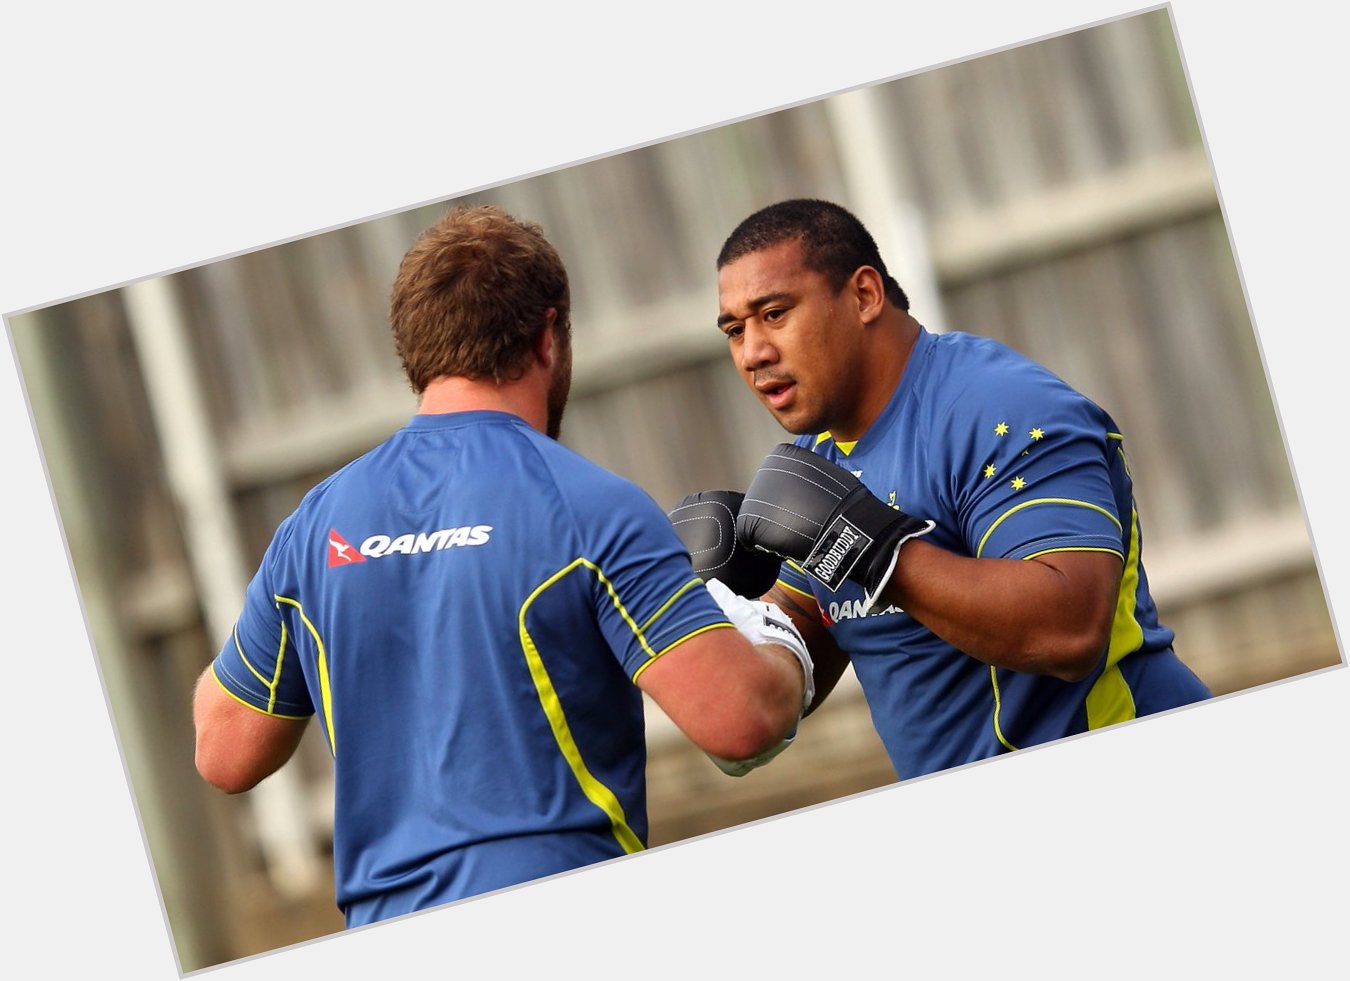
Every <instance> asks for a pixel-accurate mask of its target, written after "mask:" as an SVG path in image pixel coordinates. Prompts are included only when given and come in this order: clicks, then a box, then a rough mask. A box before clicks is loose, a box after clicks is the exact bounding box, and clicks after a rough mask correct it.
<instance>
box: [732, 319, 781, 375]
mask: <svg viewBox="0 0 1350 981" xmlns="http://www.w3.org/2000/svg"><path fill="white" fill-rule="evenodd" d="M777 361H778V348H776V347H775V346H774V344H773V340H772V338H770V337H769V334H768V331H766V330H765V329H764V328H763V327H760V326H759V325H757V324H755V323H753V322H752V323H747V324H746V325H745V335H744V337H743V340H742V343H741V369H742V370H744V371H755V370H757V369H759V368H764V367H767V366H768V365H771V364H774V363H775V362H777Z"/></svg>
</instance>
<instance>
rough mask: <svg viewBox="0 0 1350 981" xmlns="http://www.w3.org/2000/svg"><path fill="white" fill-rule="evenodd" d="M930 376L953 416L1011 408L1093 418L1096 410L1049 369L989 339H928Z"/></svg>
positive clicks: (966, 336) (970, 336)
mask: <svg viewBox="0 0 1350 981" xmlns="http://www.w3.org/2000/svg"><path fill="white" fill-rule="evenodd" d="M933 348H934V368H935V371H934V378H935V384H936V385H938V386H940V387H941V388H942V390H943V392H944V394H945V395H946V397H947V399H948V401H949V403H950V406H951V409H952V411H953V412H954V413H955V414H963V413H964V414H983V413H985V412H986V411H989V410H995V411H998V410H1002V411H1008V410H1010V409H1011V408H1013V407H1014V406H1037V407H1039V408H1041V409H1043V410H1058V411H1073V412H1082V413H1087V414H1097V413H1100V412H1101V410H1100V409H1099V408H1098V407H1097V406H1096V404H1095V403H1093V402H1092V400H1091V399H1089V398H1088V397H1087V396H1085V395H1083V394H1082V393H1081V392H1079V391H1078V390H1077V389H1075V388H1074V387H1073V386H1071V385H1070V384H1069V383H1068V382H1066V381H1065V380H1064V379H1063V378H1061V377H1060V376H1059V375H1057V374H1055V373H1054V372H1053V371H1052V370H1050V368H1048V367H1046V366H1045V365H1043V364H1041V363H1040V362H1039V361H1035V360H1033V359H1032V358H1030V357H1028V356H1027V355H1025V354H1023V353H1021V352H1020V351H1017V350H1015V349H1013V348H1011V347H1009V346H1008V345H1006V344H1004V343H1002V342H1001V341H997V340H995V339H993V338H992V337H982V336H980V335H977V334H969V333H965V332H963V331H952V332H950V333H946V334H940V335H938V336H937V337H936V338H935V340H934V345H933Z"/></svg>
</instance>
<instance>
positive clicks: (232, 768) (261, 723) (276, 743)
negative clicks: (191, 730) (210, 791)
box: [192, 667, 308, 794]
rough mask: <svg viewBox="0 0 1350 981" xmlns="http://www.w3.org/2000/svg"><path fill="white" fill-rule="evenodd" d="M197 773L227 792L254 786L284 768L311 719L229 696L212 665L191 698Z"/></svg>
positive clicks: (241, 790) (250, 788) (231, 792)
mask: <svg viewBox="0 0 1350 981" xmlns="http://www.w3.org/2000/svg"><path fill="white" fill-rule="evenodd" d="M192 720H193V724H194V725H195V726H196V730H197V755H196V762H197V772H198V773H200V774H201V775H202V778H203V779H204V780H205V781H206V782H207V783H209V784H211V785H212V786H213V787H216V788H218V789H220V790H223V791H225V792H226V793H227V794H238V793H242V792H244V791H246V790H252V789H253V788H254V787H256V786H257V785H258V784H259V783H260V782H261V781H262V780H263V778H264V777H268V776H271V775H272V774H273V773H275V772H276V771H277V770H279V769H281V766H282V764H283V763H285V762H286V761H287V760H289V759H290V758H291V756H292V754H294V753H295V750H296V747H297V746H299V745H300V737H301V736H303V735H304V733H305V725H306V723H307V722H308V720H307V719H279V718H277V717H276V716H271V715H265V714H264V713H262V712H259V711H257V710H256V709H252V708H249V707H248V706H247V705H244V704H242V703H240V702H237V701H235V700H234V699H233V698H231V697H230V696H229V695H227V694H226V693H225V691H224V689H222V688H221V687H220V684H219V682H217V681H216V679H215V676H214V674H213V673H212V671H211V668H210V667H207V669H206V670H205V671H204V672H202V675H201V676H200V677H199V678H198V679H197V687H196V691H195V693H194V694H193V698H192Z"/></svg>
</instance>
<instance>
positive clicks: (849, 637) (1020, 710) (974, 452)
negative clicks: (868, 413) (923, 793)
mask: <svg viewBox="0 0 1350 981" xmlns="http://www.w3.org/2000/svg"><path fill="white" fill-rule="evenodd" d="M796 443H797V445H798V446H803V447H806V448H808V449H813V450H814V451H815V452H816V453H819V454H820V455H821V456H824V457H826V458H827V459H829V460H831V461H833V462H834V463H837V464H839V465H840V466H842V467H844V468H846V469H848V470H850V471H852V472H853V473H854V474H856V475H857V476H858V478H859V479H860V480H861V481H862V482H863V483H864V484H865V485H866V486H867V487H868V489H869V490H871V491H872V493H873V494H875V495H876V496H877V497H879V498H880V499H881V500H883V501H885V502H887V503H888V504H890V505H892V506H893V507H897V508H899V509H901V510H903V511H905V512H906V513H907V514H912V515H914V516H915V517H919V518H929V519H931V520H933V521H934V522H936V527H935V528H934V530H933V531H932V532H930V533H929V535H928V540H929V541H931V542H932V543H934V544H936V545H940V546H942V547H943V548H945V549H947V550H949V551H951V552H955V553H957V554H959V555H966V556H973V557H977V558H1012V559H1031V558H1035V557H1036V556H1038V555H1044V554H1047V553H1049V552H1055V551H1080V550H1091V551H1103V552H1110V553H1112V554H1114V555H1117V556H1119V557H1120V559H1121V562H1122V564H1123V567H1124V575H1123V576H1122V579H1121V585H1120V596H1119V600H1118V604H1117V608H1116V615H1115V621H1114V623H1113V626H1112V633H1111V641H1110V647H1109V650H1108V651H1107V652H1106V656H1105V657H1104V658H1103V659H1102V661H1101V663H1100V664H1099V666H1098V667H1097V669H1096V670H1094V671H1093V673H1092V674H1091V675H1090V676H1089V677H1088V678H1087V679H1085V680H1083V681H1080V682H1065V681H1061V680H1059V679H1056V678H1053V677H1049V676H1046V675H1036V674H1029V673H1023V672H1017V671H1010V670H1007V669H1004V668H994V667H992V666H990V665H988V664H985V663H983V662H980V661H977V660H976V659H975V658H973V657H969V656H967V655H965V654H963V653H961V652H960V651H959V650H957V649H956V648H954V647H952V646H951V645H950V644H948V643H947V642H945V641H943V640H942V639H941V638H939V637H938V636H937V635H935V634H934V633H932V632H931V631H930V630H928V629H927V628H926V627H924V626H923V625H922V624H920V623H919V622H918V621H916V620H914V619H913V618H912V617H910V616H909V615H907V614H906V613H905V612H904V611H902V610H900V609H898V608H896V607H894V606H886V605H884V601H883V600H878V602H877V604H876V605H875V606H874V607H873V609H872V610H871V611H870V613H869V614H868V615H866V616H863V615H862V605H863V598H864V594H863V589H862V587H861V586H858V585H855V584H853V583H850V582H846V583H845V584H844V585H843V586H842V587H841V588H840V589H839V590H838V591H833V592H832V591H830V590H828V589H827V588H825V587H824V586H823V585H821V584H820V583H819V582H818V581H816V580H815V579H813V578H811V577H809V576H807V575H806V574H804V573H803V572H802V570H801V569H800V568H799V567H797V566H795V564H793V563H784V564H783V567H782V573H781V575H780V578H779V584H780V585H782V586H784V587H786V588H787V589H789V590H792V591H794V592H796V593H799V594H802V595H803V596H805V597H806V598H807V599H808V600H813V601H814V602H815V603H816V604H817V606H818V608H819V610H820V613H821V618H822V620H823V622H824V624H825V625H826V628H827V629H828V630H829V632H830V634H831V635H832V636H833V638H834V639H835V641H836V642H837V643H838V644H839V647H840V649H841V650H843V651H846V652H847V653H848V654H849V656H850V659H851V661H852V664H853V669H854V672H855V674H856V675H857V677H858V681H859V683H860V684H861V686H862V689H863V692H864V694H865V695H866V698H867V702H868V707H869V709H870V711H871V714H872V719H873V724H874V725H875V727H876V730H877V732H878V734H879V735H880V736H881V739H882V742H883V743H884V744H885V746H886V750H887V752H888V754H889V755H890V758H891V762H892V764H893V765H894V766H895V769H896V772H897V774H898V775H899V776H900V777H901V778H902V779H904V778H908V777H914V776H919V775H921V774H925V773H931V772H933V771H936V770H942V769H945V768H947V767H951V766H957V765H960V764H962V763H968V762H972V761H974V760H979V759H984V758H987V757H990V756H994V755H997V754H999V753H1004V752H1008V751H1010V750H1013V749H1017V748H1020V747H1023V746H1029V745H1033V744H1035V743H1043V742H1046V741H1048V740H1051V739H1057V738H1059V737H1061V736H1067V735H1071V734H1073V733H1078V732H1083V731H1085V730H1088V729H1095V728H1099V727H1101V726H1106V725H1111V724H1112V723H1115V722H1122V721H1125V720H1127V719H1132V718H1134V717H1136V716H1137V715H1144V714H1147V713H1150V712H1156V711H1161V710H1162V709H1166V708H1173V707H1175V706H1177V705H1182V704H1187V703H1189V702H1194V701H1198V700H1200V699H1203V698H1207V697H1208V696H1209V692H1208V690H1207V689H1206V688H1205V687H1204V685H1203V684H1202V683H1201V682H1200V681H1199V680H1198V679H1197V678H1196V677H1195V675H1194V674H1192V673H1191V671H1190V670H1189V669H1188V668H1187V667H1186V666H1185V665H1184V664H1183V663H1182V662H1181V661H1180V660H1179V659H1178V658H1177V657H1176V655H1175V654H1174V653H1173V651H1172V641H1173V634H1172V631H1171V630H1169V629H1168V628H1167V627H1165V626H1163V625H1162V624H1160V623H1159V622H1158V615H1157V610H1156V608H1155V607H1154V603H1153V599H1152V597H1151V596H1150V594H1149V589H1148V577H1147V576H1146V575H1145V573H1144V566H1143V562H1142V560H1141V548H1142V536H1141V533H1140V528H1139V516H1138V514H1137V513H1136V511H1135V506H1134V498H1133V485H1132V482H1131V479H1130V474H1129V469H1128V466H1127V462H1126V458H1125V451H1124V441H1123V437H1122V435H1121V434H1120V432H1119V430H1118V429H1117V427H1116V425H1115V423H1114V422H1113V421H1112V420H1111V417H1110V416H1108V415H1107V414H1106V413H1105V412H1104V411H1103V410H1102V409H1101V408H1099V407H1098V406H1097V405H1096V404H1094V403H1093V402H1092V401H1090V400H1089V399H1087V398H1086V397H1084V396H1083V395H1081V394H1079V393H1078V392H1076V391H1074V390H1073V389H1072V388H1070V387H1069V386H1068V385H1067V384H1065V383H1064V382H1063V381H1062V380H1061V379H1060V378H1058V377H1057V376H1055V375H1054V374H1053V373H1052V372H1050V371H1049V370H1048V369H1046V368H1044V367H1043V366H1041V365H1039V364H1037V363H1035V362H1033V361H1031V360H1029V359H1028V358H1026V357H1024V356H1022V355H1020V354H1018V353H1017V352H1015V351H1013V350H1011V349H1010V348H1008V347H1005V346H1004V345H1002V344H999V343H998V342H997V341H994V340H991V339H989V338H984V337H977V336H975V335H972V334H966V333H961V332H953V333H947V334H933V333H930V332H928V331H926V330H921V331H920V334H919V337H918V340H917V342H916V343H915V346H914V349H913V351H912V353H911V354H910V357H909V361H908V363H907V364H906V366H905V370H904V373H903V375H902V376H901V379H900V383H899V385H898V386H897V387H896V390H895V392H894V394H893V395H892V397H891V399H890V402H889V403H888V404H887V406H886V408H885V409H884V410H883V411H882V413H881V415H880V416H879V417H878V418H877V420H876V422H874V423H873V424H872V426H871V427H870V428H869V429H868V430H867V431H866V432H865V433H864V434H863V435H862V437H861V438H859V439H858V440H857V441H856V442H853V443H838V442H836V441H835V440H834V439H833V438H832V437H831V436H830V434H829V433H823V434H820V435H818V436H804V437H798V439H797V440H796Z"/></svg>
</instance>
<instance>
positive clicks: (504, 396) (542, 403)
mask: <svg viewBox="0 0 1350 981" xmlns="http://www.w3.org/2000/svg"><path fill="white" fill-rule="evenodd" d="M540 377H541V375H540V373H539V372H536V371H533V370H531V371H527V372H526V373H525V375H524V376H523V377H522V378H520V379H519V380H517V381H512V382H495V381H493V380H492V379H491V378H464V377H461V376H458V375H441V376H440V377H438V378H433V379H432V380H431V382H430V383H429V384H428V385H427V387H426V391H424V392H423V393H422V398H421V400H420V401H419V403H418V406H417V414H418V415H439V414H441V413H445V412H472V411H474V410H481V409H488V410H492V411H495V412H506V413H509V414H511V415H513V416H518V417H520V418H521V419H523V420H525V422H527V423H528V424H529V425H531V426H533V427H534V428H535V429H537V430H539V431H540V432H541V433H542V432H545V427H546V426H547V423H548V400H547V392H548V389H547V386H546V385H541V381H540Z"/></svg>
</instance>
